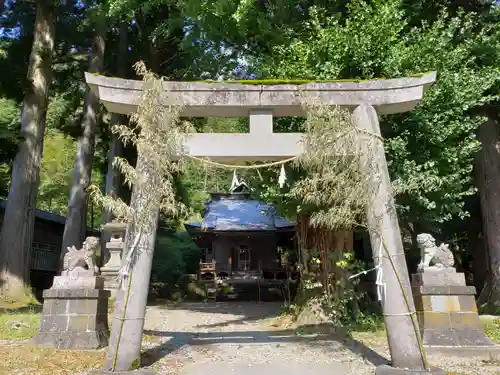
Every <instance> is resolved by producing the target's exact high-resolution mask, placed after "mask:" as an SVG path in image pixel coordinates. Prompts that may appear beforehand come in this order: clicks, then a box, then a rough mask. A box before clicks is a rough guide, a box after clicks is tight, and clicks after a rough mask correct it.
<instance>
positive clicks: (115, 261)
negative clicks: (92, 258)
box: [100, 221, 127, 298]
mask: <svg viewBox="0 0 500 375" xmlns="http://www.w3.org/2000/svg"><path fill="white" fill-rule="evenodd" d="M126 230H127V224H125V223H121V222H118V221H112V222H110V223H108V224H106V225H104V227H103V231H104V232H108V233H111V237H110V240H109V241H108V242H107V243H106V249H108V252H109V255H110V256H109V260H108V262H107V263H106V264H105V265H104V266H102V267H101V269H100V271H101V276H102V277H103V278H104V289H106V290H109V291H110V292H111V296H112V297H113V298H114V297H115V296H116V291H117V290H118V272H119V271H120V268H121V265H122V251H123V238H124V236H125V232H126Z"/></svg>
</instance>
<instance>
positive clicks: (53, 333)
mask: <svg viewBox="0 0 500 375" xmlns="http://www.w3.org/2000/svg"><path fill="white" fill-rule="evenodd" d="M109 295H110V292H108V291H106V290H102V289H48V290H45V291H44V292H43V296H44V301H43V311H42V316H41V317H40V329H39V330H38V333H37V334H36V335H35V337H34V338H33V344H35V345H37V346H41V347H50V348H55V349H99V348H102V347H104V346H107V345H108V338H109V327H108V298H109Z"/></svg>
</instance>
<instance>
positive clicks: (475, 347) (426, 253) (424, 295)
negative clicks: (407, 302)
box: [412, 233, 500, 357]
mask: <svg viewBox="0 0 500 375" xmlns="http://www.w3.org/2000/svg"><path fill="white" fill-rule="evenodd" d="M417 243H418V245H419V247H420V250H421V255H422V262H421V263H420V266H419V272H418V273H416V274H413V275H412V289H413V297H414V301H415V308H416V311H417V316H418V321H419V325H420V331H421V335H422V341H423V344H424V346H425V347H426V348H427V349H428V350H431V351H444V352H446V353H449V354H451V355H453V354H455V355H460V356H463V355H473V356H479V355H480V356H483V357H492V356H496V355H498V353H500V351H499V348H498V347H497V346H496V345H494V344H493V342H492V341H491V340H490V339H489V338H487V337H486V336H485V334H484V330H483V326H482V323H481V321H480V320H479V315H478V313H477V306H476V301H475V298H474V296H475V294H476V289H475V288H474V287H473V286H467V285H466V283H465V275H464V274H463V273H457V271H456V269H455V268H454V267H453V265H454V260H453V254H452V253H451V251H450V250H449V248H448V245H443V244H442V245H440V246H439V247H438V246H436V244H435V240H434V238H433V237H432V236H431V235H430V234H426V233H423V234H420V235H418V236H417Z"/></svg>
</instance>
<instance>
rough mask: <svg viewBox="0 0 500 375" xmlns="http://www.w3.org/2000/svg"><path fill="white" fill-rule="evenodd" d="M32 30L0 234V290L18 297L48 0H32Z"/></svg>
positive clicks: (50, 38)
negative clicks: (19, 136) (17, 139)
mask: <svg viewBox="0 0 500 375" xmlns="http://www.w3.org/2000/svg"><path fill="white" fill-rule="evenodd" d="M36 7H37V10H36V19H35V34H34V36H33V46H32V49H31V55H30V60H29V66H28V87H27V92H26V95H25V97H24V101H23V107H22V112H21V134H22V137H23V140H22V142H21V144H20V146H19V150H18V152H17V155H16V157H15V159H14V165H13V168H12V183H11V186H10V190H9V196H8V201H7V207H6V209H5V214H4V215H5V219H4V220H3V224H2V232H1V238H0V259H1V265H2V268H1V274H0V278H1V280H0V282H1V292H2V294H3V295H6V296H9V297H11V298H15V299H22V298H24V297H25V295H26V292H27V286H28V285H29V268H30V260H31V243H32V237H33V226H34V218H35V208H36V194H37V190H38V184H39V182H40V164H41V159H42V151H43V136H44V132H45V119H46V112H47V102H48V92H49V88H50V83H51V80H52V67H51V65H52V56H53V51H54V38H55V14H54V12H55V10H54V5H53V3H52V1H50V0H39V1H37V3H36Z"/></svg>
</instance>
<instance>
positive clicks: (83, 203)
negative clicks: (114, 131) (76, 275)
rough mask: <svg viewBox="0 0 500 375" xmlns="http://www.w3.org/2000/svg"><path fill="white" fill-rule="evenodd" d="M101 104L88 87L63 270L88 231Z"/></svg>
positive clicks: (95, 55)
mask: <svg viewBox="0 0 500 375" xmlns="http://www.w3.org/2000/svg"><path fill="white" fill-rule="evenodd" d="M97 17H98V18H97V20H96V30H95V36H94V39H93V43H92V53H91V55H90V61H89V71H90V72H92V73H100V72H101V71H102V67H103V62H104V48H105V43H106V31H107V26H106V18H105V15H104V13H102V14H99V15H98V16H97ZM99 109H100V102H99V98H98V97H97V95H96V94H94V93H93V92H92V91H91V90H90V88H88V87H87V90H86V91H85V98H84V103H83V118H82V135H81V136H80V138H79V139H78V146H77V153H76V158H75V169H74V171H73V183H72V187H71V192H70V197H69V202H68V214H67V216H66V224H65V226H64V234H63V245H62V249H61V257H60V264H59V266H60V268H61V267H62V261H63V258H64V255H65V254H66V252H67V249H68V247H71V246H76V247H79V246H80V245H81V243H82V241H83V240H84V237H85V232H86V228H87V193H86V189H87V188H88V186H89V184H90V181H91V177H92V161H93V157H94V148H95V132H96V127H97V122H98V119H99Z"/></svg>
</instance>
